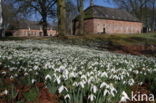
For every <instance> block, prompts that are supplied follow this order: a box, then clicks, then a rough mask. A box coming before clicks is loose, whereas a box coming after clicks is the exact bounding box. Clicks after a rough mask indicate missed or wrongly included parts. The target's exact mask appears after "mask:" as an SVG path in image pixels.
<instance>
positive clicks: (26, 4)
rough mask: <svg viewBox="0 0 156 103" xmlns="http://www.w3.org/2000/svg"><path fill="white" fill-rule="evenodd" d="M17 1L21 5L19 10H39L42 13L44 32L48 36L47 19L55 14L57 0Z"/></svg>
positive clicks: (28, 11)
mask: <svg viewBox="0 0 156 103" xmlns="http://www.w3.org/2000/svg"><path fill="white" fill-rule="evenodd" d="M16 2H18V5H19V12H22V13H23V12H26V13H31V12H37V13H39V14H40V16H41V20H40V24H41V25H42V30H43V34H44V36H47V26H48V21H47V19H48V18H51V17H52V16H55V11H56V10H55V9H54V8H55V4H56V0H16Z"/></svg>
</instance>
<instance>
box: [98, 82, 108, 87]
mask: <svg viewBox="0 0 156 103" xmlns="http://www.w3.org/2000/svg"><path fill="white" fill-rule="evenodd" d="M103 87H108V84H107V83H105V82H103V83H102V84H101V85H100V88H103Z"/></svg>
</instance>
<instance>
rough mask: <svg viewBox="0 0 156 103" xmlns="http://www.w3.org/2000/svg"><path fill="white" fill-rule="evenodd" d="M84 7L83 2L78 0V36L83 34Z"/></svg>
mask: <svg viewBox="0 0 156 103" xmlns="http://www.w3.org/2000/svg"><path fill="white" fill-rule="evenodd" d="M83 8H84V5H83V0H80V18H79V28H80V31H79V32H80V35H83V34H84V11H83Z"/></svg>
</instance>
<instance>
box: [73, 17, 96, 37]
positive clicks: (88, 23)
mask: <svg viewBox="0 0 156 103" xmlns="http://www.w3.org/2000/svg"><path fill="white" fill-rule="evenodd" d="M93 22H94V21H93V20H92V19H88V20H85V21H84V31H85V32H86V33H93V32H94V24H93ZM74 34H76V35H77V34H79V24H78V22H76V25H75V31H74Z"/></svg>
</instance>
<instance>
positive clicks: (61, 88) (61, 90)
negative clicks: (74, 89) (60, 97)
mask: <svg viewBox="0 0 156 103" xmlns="http://www.w3.org/2000/svg"><path fill="white" fill-rule="evenodd" d="M64 90H66V91H68V89H67V88H66V87H65V86H64V85H62V86H61V87H59V89H58V91H59V93H62V92H63V91H64Z"/></svg>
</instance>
